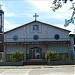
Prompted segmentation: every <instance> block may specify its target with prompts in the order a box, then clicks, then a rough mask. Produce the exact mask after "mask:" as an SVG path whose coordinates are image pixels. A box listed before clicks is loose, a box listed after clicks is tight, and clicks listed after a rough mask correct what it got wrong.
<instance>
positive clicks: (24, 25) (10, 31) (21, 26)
mask: <svg viewBox="0 0 75 75" xmlns="http://www.w3.org/2000/svg"><path fill="white" fill-rule="evenodd" d="M35 22H38V23H41V24H45V25H48V26H52V27H55V28H58V29H61V30H65V31H68V32H71V31H70V30H67V29H63V28H60V27H57V26H53V25H50V24H47V23H44V22H40V21H32V22H29V23H27V24H24V25H22V26H19V27H16V28H14V29H12V30H9V31H6V32H4V34H5V33H8V32H11V31H13V30H16V29H18V28H21V27H24V26H26V25H28V24H31V23H35Z"/></svg>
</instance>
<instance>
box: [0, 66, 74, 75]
mask: <svg viewBox="0 0 75 75" xmlns="http://www.w3.org/2000/svg"><path fill="white" fill-rule="evenodd" d="M0 75H75V65H60V66H43V65H42V66H40V65H39V66H0Z"/></svg>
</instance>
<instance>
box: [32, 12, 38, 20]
mask: <svg viewBox="0 0 75 75" xmlns="http://www.w3.org/2000/svg"><path fill="white" fill-rule="evenodd" d="M33 17H35V21H36V18H37V17H39V15H37V14H36V13H35V15H33Z"/></svg>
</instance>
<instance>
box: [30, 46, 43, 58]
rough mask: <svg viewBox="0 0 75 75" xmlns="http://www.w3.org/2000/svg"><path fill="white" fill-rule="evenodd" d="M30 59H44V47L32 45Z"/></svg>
mask: <svg viewBox="0 0 75 75" xmlns="http://www.w3.org/2000/svg"><path fill="white" fill-rule="evenodd" d="M29 58H30V59H42V49H41V48H40V47H32V48H30V50H29Z"/></svg>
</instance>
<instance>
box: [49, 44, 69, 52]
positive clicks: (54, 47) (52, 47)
mask: <svg viewBox="0 0 75 75" xmlns="http://www.w3.org/2000/svg"><path fill="white" fill-rule="evenodd" d="M48 50H49V51H56V52H58V53H67V52H68V49H67V45H66V44H63V45H62V44H59V45H58V44H57V45H51V44H50V45H49V46H48Z"/></svg>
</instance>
